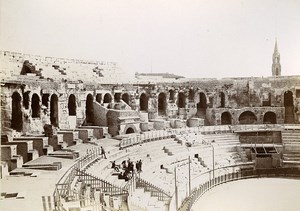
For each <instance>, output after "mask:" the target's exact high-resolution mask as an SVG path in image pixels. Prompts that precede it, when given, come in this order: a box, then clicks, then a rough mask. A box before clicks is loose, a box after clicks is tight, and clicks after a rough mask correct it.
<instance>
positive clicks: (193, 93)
mask: <svg viewBox="0 0 300 211" xmlns="http://www.w3.org/2000/svg"><path fill="white" fill-rule="evenodd" d="M194 97H195V92H194V90H193V89H190V90H189V102H194Z"/></svg>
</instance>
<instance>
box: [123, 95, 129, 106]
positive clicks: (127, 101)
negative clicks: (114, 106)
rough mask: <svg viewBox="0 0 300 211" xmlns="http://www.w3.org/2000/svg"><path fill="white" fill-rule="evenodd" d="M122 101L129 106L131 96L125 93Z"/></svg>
mask: <svg viewBox="0 0 300 211" xmlns="http://www.w3.org/2000/svg"><path fill="white" fill-rule="evenodd" d="M122 100H123V101H124V102H125V103H126V104H127V105H129V94H128V93H124V94H123V95H122Z"/></svg>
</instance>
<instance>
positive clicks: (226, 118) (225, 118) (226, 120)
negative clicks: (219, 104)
mask: <svg viewBox="0 0 300 211" xmlns="http://www.w3.org/2000/svg"><path fill="white" fill-rule="evenodd" d="M231 120H232V117H231V114H230V113H229V112H223V113H222V115H221V125H231Z"/></svg>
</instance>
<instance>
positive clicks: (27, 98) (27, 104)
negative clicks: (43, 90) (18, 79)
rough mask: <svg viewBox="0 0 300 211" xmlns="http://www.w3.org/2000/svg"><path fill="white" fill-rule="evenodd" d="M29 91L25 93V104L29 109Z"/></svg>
mask: <svg viewBox="0 0 300 211" xmlns="http://www.w3.org/2000/svg"><path fill="white" fill-rule="evenodd" d="M29 92H30V91H27V92H25V93H23V106H24V108H25V109H29V101H30V100H29Z"/></svg>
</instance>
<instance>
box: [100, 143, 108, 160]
mask: <svg viewBox="0 0 300 211" xmlns="http://www.w3.org/2000/svg"><path fill="white" fill-rule="evenodd" d="M101 155H102V158H103V157H104V158H105V159H107V158H106V155H105V150H104V148H103V147H102V146H101Z"/></svg>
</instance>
